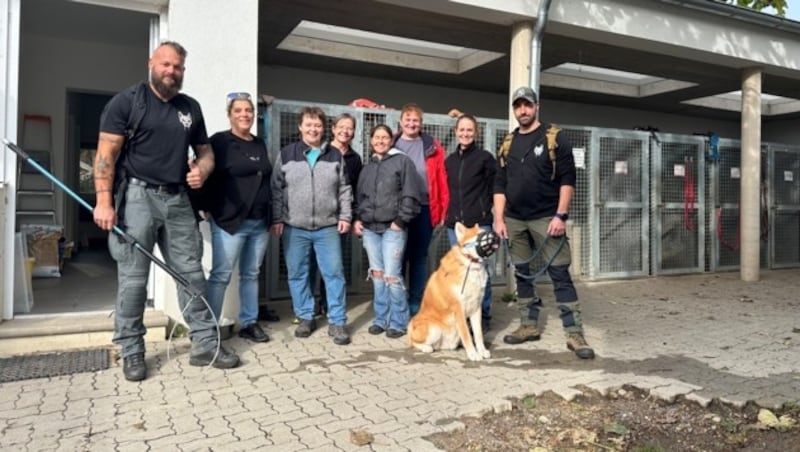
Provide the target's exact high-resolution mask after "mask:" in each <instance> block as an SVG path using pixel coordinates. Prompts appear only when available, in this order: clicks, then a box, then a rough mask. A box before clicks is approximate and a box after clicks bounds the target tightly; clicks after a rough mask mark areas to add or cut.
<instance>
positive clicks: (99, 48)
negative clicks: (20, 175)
mask: <svg viewBox="0 0 800 452" xmlns="http://www.w3.org/2000/svg"><path fill="white" fill-rule="evenodd" d="M146 77H147V42H142V45H141V47H136V48H130V47H120V46H114V45H107V44H103V43H97V42H86V41H70V40H65V39H54V38H50V37H45V36H40V35H30V34H23V35H22V41H21V52H20V76H19V93H20V95H19V117H20V122H19V127H18V129H19V141H20V142H21V143H22V141H23V135H22V132H23V131H22V128H23V123H22V116H23V115H25V114H38V115H47V116H50V118H51V120H52V127H53V130H52V141H53V144H52V146H53V149H52V151H53V170H52V172H53V174H54V175H55V176H56V177H58V178H59V179H62V180H63V179H66V178H67V177H66V175H65V174H64V158H65V155H64V152H65V148H66V131H67V118H66V111H67V106H66V100H67V90H68V89H69V90H85V91H92V92H107V93H111V94H113V93H116V92H117V91H120V90H121V89H123V88H125V87H126V86H129V85H132V84H134V83H136V82H137V81H139V80H143V79H145V78H146ZM22 144H23V145H24V143H22ZM65 196H66V195H64V194H63V193H62V192H61V191H60V190H56V215H57V218H59V223H63V218H64V216H63V210H64V206H65V203H64V197H65ZM69 202H70V203H72V201H69ZM69 206H70V207H71V206H72V204H69ZM67 238H68V239H73V237H67Z"/></svg>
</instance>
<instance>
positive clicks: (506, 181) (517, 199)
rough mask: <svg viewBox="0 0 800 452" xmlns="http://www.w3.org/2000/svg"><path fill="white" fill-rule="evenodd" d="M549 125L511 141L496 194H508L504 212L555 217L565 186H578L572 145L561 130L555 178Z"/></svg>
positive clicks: (525, 217)
mask: <svg viewBox="0 0 800 452" xmlns="http://www.w3.org/2000/svg"><path fill="white" fill-rule="evenodd" d="M548 128H549V126H548V125H541V126H540V127H538V128H537V129H536V130H534V131H533V132H530V133H526V134H522V133H517V134H515V135H514V139H513V141H512V142H511V149H510V150H509V152H508V157H507V163H506V166H505V167H503V168H499V169H498V173H497V177H496V178H495V188H494V192H495V193H503V194H505V195H506V211H505V215H506V216H508V217H511V218H516V219H518V220H536V219H539V218H544V217H548V216H552V215H554V214H555V213H556V209H557V208H558V200H559V196H560V192H561V186H562V185H570V186H573V187H574V186H575V181H576V177H577V176H576V170H575V161H574V158H573V156H572V145H571V144H570V143H569V141H568V140H567V138H566V136H565V134H564V133H559V134H558V138H557V143H558V148H557V149H556V177H555V179H554V180H551V177H552V174H553V164H552V162H551V161H550V155H549V151H548V149H547V138H546V132H547V129H548Z"/></svg>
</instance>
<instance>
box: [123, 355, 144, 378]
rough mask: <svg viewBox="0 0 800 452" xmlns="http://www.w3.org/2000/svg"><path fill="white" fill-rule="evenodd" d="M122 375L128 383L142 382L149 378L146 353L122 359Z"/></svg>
mask: <svg viewBox="0 0 800 452" xmlns="http://www.w3.org/2000/svg"><path fill="white" fill-rule="evenodd" d="M122 373H123V374H125V379H126V380H128V381H142V380H144V379H145V378H146V377H147V363H145V361H144V352H141V353H134V354H133V355H130V356H126V357H125V358H123V359H122Z"/></svg>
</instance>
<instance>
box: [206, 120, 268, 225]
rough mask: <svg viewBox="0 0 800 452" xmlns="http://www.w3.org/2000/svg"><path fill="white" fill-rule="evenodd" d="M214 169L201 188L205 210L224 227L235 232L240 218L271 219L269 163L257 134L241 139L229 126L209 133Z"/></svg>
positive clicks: (265, 148) (263, 145)
mask: <svg viewBox="0 0 800 452" xmlns="http://www.w3.org/2000/svg"><path fill="white" fill-rule="evenodd" d="M211 147H212V148H214V157H215V165H214V173H213V174H212V175H211V177H210V178H209V180H208V181H207V182H206V186H204V187H203V188H204V190H203V195H204V196H203V198H204V203H205V210H209V211H210V212H211V215H212V216H213V217H214V221H215V222H217V224H219V225H220V226H222V228H223V229H225V230H226V231H228V232H230V233H235V232H236V230H237V229H238V227H239V224H240V223H241V220H243V219H245V218H248V219H256V220H262V219H263V220H265V221H266V222H267V223H268V224H269V222H270V221H271V219H272V218H271V202H272V196H271V191H270V176H271V175H272V164H271V163H270V161H269V155H268V154H267V147H266V145H265V144H264V141H263V140H261V139H260V138H259V137H255V136H254V137H253V139H252V140H249V141H248V140H243V139H241V138H239V137H237V136H236V135H234V134H233V133H231V132H230V131H229V130H227V131H224V132H218V133H215V134H214V135H213V136H212V137H211Z"/></svg>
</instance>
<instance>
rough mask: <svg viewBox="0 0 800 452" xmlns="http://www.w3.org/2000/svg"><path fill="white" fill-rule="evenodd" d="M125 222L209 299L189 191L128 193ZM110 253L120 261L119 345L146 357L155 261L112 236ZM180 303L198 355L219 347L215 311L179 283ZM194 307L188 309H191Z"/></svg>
mask: <svg viewBox="0 0 800 452" xmlns="http://www.w3.org/2000/svg"><path fill="white" fill-rule="evenodd" d="M124 218H125V222H124V224H123V225H120V226H121V227H122V228H123V229H125V231H126V232H127V233H128V234H130V235H131V236H132V237H133V238H134V239H136V241H137V242H138V243H139V245H141V247H142V248H144V249H145V250H147V251H151V252H152V251H153V248H154V246H155V244H156V243H158V248H159V249H160V250H161V254H162V255H163V256H164V261H165V263H166V264H167V266H169V267H170V268H171V269H173V270H174V271H175V272H177V273H178V274H180V275H181V276H183V278H185V279H186V280H187V281H188V282H189V284H190V285H191V286H192V287H193V288H194V289H196V290H197V291H198V292H199V293H201V294H202V295H203V296H205V295H206V278H205V276H204V275H203V267H202V265H201V263H200V259H201V258H202V256H203V246H202V243H203V239H202V237H201V236H200V230H199V229H198V228H197V221H196V220H195V217H194V211H193V210H192V206H191V205H190V204H189V196H188V195H187V194H186V192H185V191H182V192H180V193H178V194H163V193H158V192H155V191H153V190H150V189H148V188H145V187H141V186H138V185H129V186H128V189H127V191H126V192H125V207H124ZM108 250H109V252H110V253H111V257H113V258H114V260H115V261H117V285H118V288H117V304H116V308H115V311H114V339H113V340H114V343H115V344H117V345H119V346H120V348H121V349H122V350H121V353H122V357H123V358H127V357H128V356H131V355H133V354H136V353H144V351H145V345H144V335H145V333H146V332H147V329H146V328H145V326H144V321H143V319H144V307H145V301H146V299H147V289H146V287H147V276H148V273H149V271H150V259H148V258H147V257H146V256H145V255H144V254H143V253H141V252H139V251H138V250H136V249H135V248H134V247H133V245H131V244H129V243H127V242H125V241H123V240H122V239H121V238H120V237H118V236H117V235H116V234H109V236H108ZM178 303H179V306H180V309H181V312H182V313H183V318H184V320H186V323H187V324H188V325H189V329H190V332H189V336H190V337H191V340H192V351H191V353H192V354H199V353H205V352H207V351H209V350H213V349H214V348H216V346H217V330H216V325H215V323H214V319H213V318H212V316H211V311H210V310H209V309H208V306H206V303H205V301H204V300H203V299H202V298H199V297H198V298H192V296H191V295H190V294H189V293H188V292H187V291H186V290H183V288H182V287H181V286H180V285H178ZM187 305H188V306H187Z"/></svg>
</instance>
